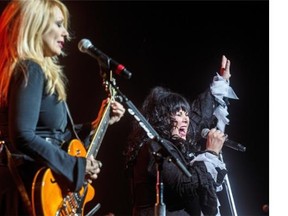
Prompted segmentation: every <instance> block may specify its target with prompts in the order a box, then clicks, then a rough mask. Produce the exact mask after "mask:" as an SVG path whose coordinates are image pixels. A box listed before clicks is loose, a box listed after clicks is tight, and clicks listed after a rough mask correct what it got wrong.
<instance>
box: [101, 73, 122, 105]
mask: <svg viewBox="0 0 288 216" xmlns="http://www.w3.org/2000/svg"><path fill="white" fill-rule="evenodd" d="M103 85H104V88H105V91H106V92H107V95H108V97H109V98H110V99H115V100H117V101H119V102H121V101H122V97H121V96H119V95H117V91H116V90H115V86H116V79H115V78H114V77H113V76H112V71H110V73H109V78H107V74H105V76H103Z"/></svg>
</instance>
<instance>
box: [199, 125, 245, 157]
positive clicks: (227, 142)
mask: <svg viewBox="0 0 288 216" xmlns="http://www.w3.org/2000/svg"><path fill="white" fill-rule="evenodd" d="M209 131H210V129H208V128H204V129H203V130H202V131H201V136H202V137H203V138H204V139H207V135H208V133H209ZM224 146H227V147H229V148H232V149H234V150H236V151H241V152H245V151H246V147H245V146H243V145H241V144H240V143H237V142H235V141H232V140H229V139H228V138H226V140H225V141H224Z"/></svg>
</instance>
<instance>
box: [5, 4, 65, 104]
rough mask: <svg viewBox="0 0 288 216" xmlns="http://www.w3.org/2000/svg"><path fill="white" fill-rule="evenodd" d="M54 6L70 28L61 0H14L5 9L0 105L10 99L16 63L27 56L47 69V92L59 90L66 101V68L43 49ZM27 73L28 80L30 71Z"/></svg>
mask: <svg viewBox="0 0 288 216" xmlns="http://www.w3.org/2000/svg"><path fill="white" fill-rule="evenodd" d="M55 7H59V9H60V10H61V11H62V13H63V16H64V23H63V25H64V27H65V28H66V29H67V30H68V26H69V12H68V9H67V8H66V6H65V5H64V4H63V3H62V2H61V1H60V0H12V1H11V2H10V3H9V4H8V5H7V7H6V8H5V10H4V11H3V13H2V15H1V18H0V106H4V105H6V104H7V102H8V90H9V83H10V80H11V77H12V75H13V72H14V71H15V70H14V68H15V66H16V64H17V63H19V62H21V61H22V60H27V59H30V60H33V61H35V62H36V63H38V64H39V65H40V66H41V68H42V70H43V71H44V75H45V78H46V83H47V85H46V92H47V93H48V94H53V93H57V95H58V100H59V101H61V100H66V88H65V85H66V76H65V75H64V73H63V67H62V66H61V65H60V64H59V59H58V57H57V56H54V57H45V56H44V51H43V40H42V35H43V34H44V33H45V32H46V31H47V30H48V28H49V26H50V24H51V22H52V19H53V15H54V13H53V11H54V9H55ZM69 39H70V38H69V36H68V37H67V40H69ZM62 55H65V53H64V52H62ZM24 71H25V70H24ZM24 75H25V77H26V80H27V74H24Z"/></svg>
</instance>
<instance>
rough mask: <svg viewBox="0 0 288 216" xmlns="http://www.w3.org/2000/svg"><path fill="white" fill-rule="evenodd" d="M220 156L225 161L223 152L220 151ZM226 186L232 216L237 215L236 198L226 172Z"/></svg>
mask: <svg viewBox="0 0 288 216" xmlns="http://www.w3.org/2000/svg"><path fill="white" fill-rule="evenodd" d="M219 158H220V160H221V161H222V162H223V163H224V160H223V155H222V152H221V153H220V157H219ZM224 186H225V190H226V194H227V197H228V201H229V204H230V210H231V215H232V216H237V211H236V206H235V203H234V198H233V195H232V189H231V186H230V182H229V178H228V173H227V174H226V176H225V178H224Z"/></svg>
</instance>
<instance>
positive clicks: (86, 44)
mask: <svg viewBox="0 0 288 216" xmlns="http://www.w3.org/2000/svg"><path fill="white" fill-rule="evenodd" d="M78 49H79V50H80V51H81V52H83V53H87V54H89V55H90V56H92V57H93V58H96V59H97V60H101V61H104V62H108V63H110V66H111V69H112V71H113V72H114V73H115V74H117V75H119V76H122V77H124V78H125V79H130V78H131V76H132V73H131V72H130V71H128V70H127V69H126V68H125V67H124V65H122V64H119V63H118V62H116V61H114V60H113V59H111V58H110V57H109V56H107V55H106V54H104V53H103V52H101V51H100V50H99V49H97V48H96V47H95V46H93V44H92V43H91V41H90V40H88V39H82V40H81V41H79V43H78Z"/></svg>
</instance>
